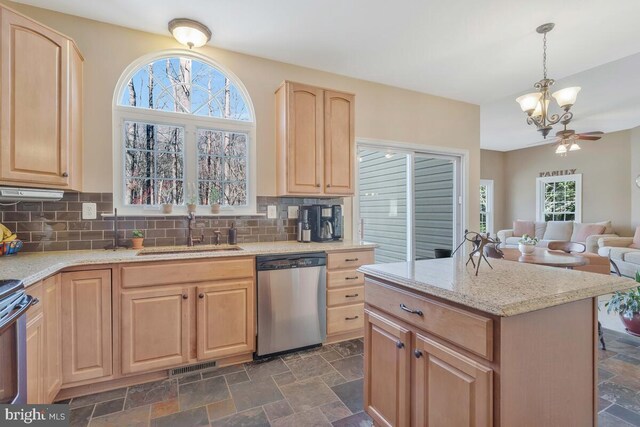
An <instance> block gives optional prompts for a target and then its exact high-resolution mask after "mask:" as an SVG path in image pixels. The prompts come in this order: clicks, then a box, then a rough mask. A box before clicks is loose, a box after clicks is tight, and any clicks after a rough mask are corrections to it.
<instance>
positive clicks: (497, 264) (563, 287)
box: [360, 257, 639, 317]
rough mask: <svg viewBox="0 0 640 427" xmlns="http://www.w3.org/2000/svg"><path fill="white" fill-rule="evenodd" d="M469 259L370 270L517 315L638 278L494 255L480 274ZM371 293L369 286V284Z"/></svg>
mask: <svg viewBox="0 0 640 427" xmlns="http://www.w3.org/2000/svg"><path fill="white" fill-rule="evenodd" d="M465 262H466V258H462V257H455V258H443V259H434V260H425V261H416V262H398V263H392V264H376V265H366V266H363V267H361V268H360V271H361V272H363V273H365V274H366V275H369V276H373V277H375V278H379V279H382V280H387V281H389V282H392V283H396V284H398V285H400V286H402V287H404V288H407V289H409V290H416V291H419V292H422V293H425V294H428V295H433V296H436V297H439V298H443V299H445V300H448V301H452V302H455V303H459V304H462V305H465V306H467V307H471V308H475V309H477V310H481V311H484V312H486V313H490V314H495V315H497V316H503V317H506V316H514V315H517V314H522V313H527V312H530V311H535V310H540V309H543V308H547V307H553V306H556V305H560V304H565V303H569V302H572V301H577V300H581V299H585V298H593V297H596V296H598V295H604V294H607V293H611V292H615V291H621V290H626V289H630V288H632V287H635V286H638V285H639V284H638V283H637V282H635V281H634V280H631V279H627V278H620V277H615V276H610V275H604V274H596V273H587V272H584V271H577V270H566V269H562V268H557V267H543V266H537V265H532V264H523V263H519V262H513V261H504V260H497V259H492V260H491V261H490V262H491V265H492V266H493V270H492V269H491V268H490V267H489V266H488V265H487V264H486V263H483V264H482V266H481V267H480V272H479V274H478V276H477V277H476V276H475V269H474V268H473V267H472V266H471V264H469V265H468V266H465ZM365 293H366V289H365Z"/></svg>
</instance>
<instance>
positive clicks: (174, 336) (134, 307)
mask: <svg viewBox="0 0 640 427" xmlns="http://www.w3.org/2000/svg"><path fill="white" fill-rule="evenodd" d="M190 317H191V302H190V301H189V289H188V288H186V287H183V286H181V287H154V288H147V289H144V290H135V291H122V294H121V317H120V321H121V330H122V336H121V342H122V351H121V353H122V373H123V374H131V373H137V372H146V371H152V370H156V369H161V368H166V367H170V366H175V365H180V364H183V363H186V362H187V361H188V360H189V320H190Z"/></svg>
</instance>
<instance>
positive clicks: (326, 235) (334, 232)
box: [309, 205, 343, 242]
mask: <svg viewBox="0 0 640 427" xmlns="http://www.w3.org/2000/svg"><path fill="white" fill-rule="evenodd" d="M309 222H310V223H311V224H310V225H311V240H312V241H313V242H329V241H335V240H342V233H343V231H342V230H343V224H342V222H343V219H342V206H340V205H311V206H310V207H309Z"/></svg>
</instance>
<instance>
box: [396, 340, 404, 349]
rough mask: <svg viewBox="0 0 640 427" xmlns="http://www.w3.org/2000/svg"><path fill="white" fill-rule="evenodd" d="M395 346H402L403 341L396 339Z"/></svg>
mask: <svg viewBox="0 0 640 427" xmlns="http://www.w3.org/2000/svg"><path fill="white" fill-rule="evenodd" d="M396 347H398V348H404V343H403V342H402V341H400V340H398V341H396Z"/></svg>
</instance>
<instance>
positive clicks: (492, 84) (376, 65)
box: [18, 0, 640, 150]
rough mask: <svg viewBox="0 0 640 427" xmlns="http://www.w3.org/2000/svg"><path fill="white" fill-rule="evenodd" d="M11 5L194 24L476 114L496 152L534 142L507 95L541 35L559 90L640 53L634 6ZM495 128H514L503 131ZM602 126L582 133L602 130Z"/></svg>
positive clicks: (537, 74) (633, 1)
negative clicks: (546, 30) (544, 28)
mask: <svg viewBox="0 0 640 427" xmlns="http://www.w3.org/2000/svg"><path fill="white" fill-rule="evenodd" d="M18 2H20V3H25V4H31V5H33V6H37V7H42V8H46V9H52V10H56V11H60V12H64V13H69V14H72V15H78V16H83V17H86V18H91V19H95V20H98V21H103V22H109V23H112V24H117V25H122V26H125V27H129V28H135V29H139V30H143V31H149V32H153V33H158V34H167V35H168V31H167V23H168V22H169V20H171V19H172V18H176V17H187V18H194V19H197V20H199V21H201V22H203V23H204V24H206V25H207V26H209V27H210V28H211V30H212V31H213V38H212V40H211V42H210V43H211V44H212V45H215V46H218V47H222V48H225V49H229V50H233V51H238V52H244V53H247V54H251V55H256V56H260V57H265V58H270V59H274V60H278V61H283V62H287V63H292V64H297V65H302V66H307V67H312V68H316V69H321V70H326V71H330V72H334V73H338V74H344V75H348V76H353V77H357V78H362V79H366V80H371V81H376V82H380V83H385V84H389V85H393V86H398V87H404V88H408V89H413V90H416V91H420V92H425V93H430V94H435V95H440V96H444V97H448V98H453V99H458V100H463V101H467V102H471V103H475V104H480V105H481V106H482V108H481V110H483V111H482V146H483V148H493V149H501V150H504V149H513V148H518V147H519V146H522V145H523V144H525V145H526V142H528V141H526V142H523V140H522V139H523V138H525V139H526V138H527V136H528V135H530V134H533V135H534V139H536V138H535V135H536V132H535V131H534V130H533V129H532V128H531V127H528V126H527V125H526V123H525V122H524V119H523V117H522V113H519V108H518V106H517V104H515V102H514V101H513V97H514V94H520V93H524V92H526V91H529V88H530V86H531V84H532V83H533V82H535V81H537V80H539V79H540V78H541V72H542V70H541V50H542V46H541V45H542V40H541V37H540V36H539V35H538V34H537V33H535V28H536V27H537V26H538V25H540V24H542V23H545V22H555V23H556V28H555V29H554V30H553V32H551V33H550V34H549V51H548V55H549V75H550V77H552V78H555V79H556V80H560V79H562V78H564V77H568V76H572V75H574V74H576V73H579V72H582V71H585V70H589V69H592V68H594V67H598V66H600V65H602V64H607V63H609V62H612V61H615V60H618V59H621V58H625V57H627V56H630V55H633V54H636V53H638V52H640V25H638V22H637V21H638V16H640V2H639V1H637V0H614V1H609V2H607V1H602V0H563V1H557V0H537V1H522V0H518V1H514V0H487V1H477V0H447V1H439V0H400V1H395V2H390V1H388V0H349V1H345V0H321V1H300V0H270V1H269V0H239V1H238V0H236V1H229V0H227V1H223V0H188V1H175V0H171V1H169V0H135V1H131V0H102V1H87V0H18ZM637 69H638V68H636V70H637ZM596 74H597V73H596ZM627 74H629V73H627ZM592 77H593V79H596V80H589V81H587V80H580V81H579V82H578V84H579V85H580V86H582V87H583V91H582V92H581V93H580V96H579V98H578V104H576V106H575V107H574V108H575V111H576V121H575V123H576V125H577V124H578V116H579V104H584V105H587V104H586V102H583V101H585V100H588V98H589V97H588V96H587V94H588V93H589V91H590V89H591V88H592V87H595V86H597V85H601V84H603V83H604V84H605V85H606V84H608V81H609V79H605V82H602V81H599V80H597V79H598V78H600V77H602V76H596V75H594V76H592ZM605 77H608V76H605ZM568 80H570V79H568ZM562 83H564V82H562ZM588 84H590V85H592V86H588ZM563 85H564V84H562V85H560V84H559V85H558V86H559V87H562V86H563ZM507 101H508V102H507ZM593 102H594V104H591V105H596V104H597V103H598V102H601V99H593ZM507 105H508V107H507ZM485 106H487V110H486V111H484V108H485ZM583 108H585V112H588V111H589V110H590V109H589V108H588V107H586V106H585V107H583ZM498 113H499V114H500V115H498ZM519 115H520V117H519ZM602 120H604V118H602ZM502 121H507V122H508V125H510V126H511V128H509V129H504V133H501V132H502V130H501V129H499V128H500V127H503V126H507V127H508V125H505V124H504V123H503V122H502ZM599 123H600V122H597V121H595V120H594V122H593V123H592V124H591V123H590V124H589V126H587V127H589V130H590V128H591V126H596V124H598V125H599V126H600V127H602V128H604V127H606V126H605V125H600V124H599ZM583 124H584V125H585V126H586V125H587V124H586V123H583ZM516 128H519V129H520V130H521V132H520V133H518V132H515V130H516ZM576 130H578V131H585V130H587V129H586V128H585V129H582V128H581V129H576ZM496 131H497V132H496ZM507 131H509V132H507ZM511 131H513V132H511ZM486 132H488V133H486ZM537 139H539V138H537Z"/></svg>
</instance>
